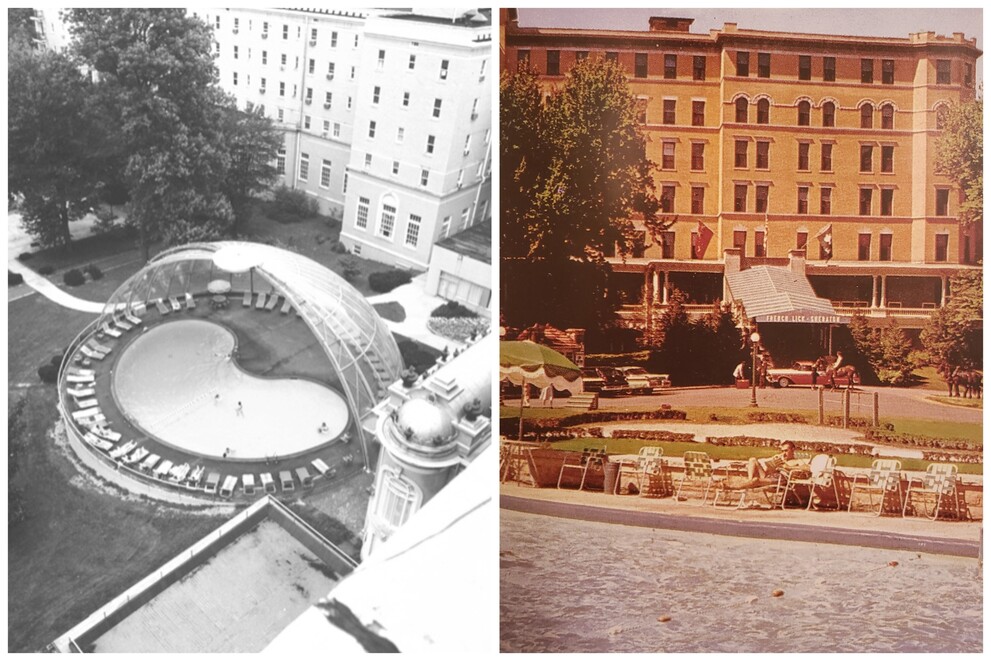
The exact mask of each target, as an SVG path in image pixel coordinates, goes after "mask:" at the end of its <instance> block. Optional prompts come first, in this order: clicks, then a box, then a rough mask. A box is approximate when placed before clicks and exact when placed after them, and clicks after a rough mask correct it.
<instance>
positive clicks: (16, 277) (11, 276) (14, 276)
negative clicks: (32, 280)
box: [7, 271, 24, 287]
mask: <svg viewBox="0 0 991 661" xmlns="http://www.w3.org/2000/svg"><path fill="white" fill-rule="evenodd" d="M23 282H24V276H23V275H21V274H20V273H14V272H13V271H7V286H8V287H12V286H14V285H19V284H21V283H23Z"/></svg>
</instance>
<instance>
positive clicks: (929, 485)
mask: <svg viewBox="0 0 991 661" xmlns="http://www.w3.org/2000/svg"><path fill="white" fill-rule="evenodd" d="M916 480H918V486H914V484H915V482H916ZM958 482H959V478H958V476H957V467H956V464H929V466H928V467H927V468H926V474H925V475H923V476H922V477H912V478H909V480H908V486H907V487H906V488H905V504H904V505H903V506H902V516H905V513H906V512H907V511H908V508H909V504H910V501H912V500H913V496H922V495H931V496H932V497H933V510H932V514H930V513H929V512H927V511H926V508H925V505H923V506H922V507H921V508H916V506H915V503H914V502H911V506H912V511H913V512H914V513H916V514H918V513H919V512H920V511H921V513H922V515H923V516H925V517H926V518H928V519H932V520H933V521H935V520H936V519H938V518H939V510H940V508H941V507H942V506H943V505H948V506H950V507H952V508H953V516H954V518H956V519H960V518H961V516H960V514H961V507H960V493H959V491H958V489H957V485H958Z"/></svg>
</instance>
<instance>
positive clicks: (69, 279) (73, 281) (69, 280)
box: [62, 269, 86, 287]
mask: <svg viewBox="0 0 991 661" xmlns="http://www.w3.org/2000/svg"><path fill="white" fill-rule="evenodd" d="M62 281H63V282H65V284H67V285H69V286H70V287H78V286H79V285H82V284H85V283H86V276H84V275H83V272H82V271H80V270H79V269H69V270H68V271H66V272H65V273H63V274H62Z"/></svg>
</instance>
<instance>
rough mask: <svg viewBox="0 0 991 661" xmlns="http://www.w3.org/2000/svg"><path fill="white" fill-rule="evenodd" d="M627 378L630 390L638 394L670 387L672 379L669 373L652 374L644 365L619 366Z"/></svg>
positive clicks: (650, 392) (651, 392) (646, 393)
mask: <svg viewBox="0 0 991 661" xmlns="http://www.w3.org/2000/svg"><path fill="white" fill-rule="evenodd" d="M616 369H618V370H619V371H620V372H622V373H623V376H624V377H625V378H626V384H627V385H628V386H629V387H630V391H631V392H633V393H634V394H638V395H650V394H653V392H654V388H670V387H671V379H669V378H668V375H667V374H650V373H649V372H647V370H645V369H644V368H642V367H634V366H628V367H618V368H616Z"/></svg>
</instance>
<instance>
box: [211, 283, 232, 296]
mask: <svg viewBox="0 0 991 661" xmlns="http://www.w3.org/2000/svg"><path fill="white" fill-rule="evenodd" d="M206 290H207V291H208V292H210V293H211V294H226V293H227V292H229V291H230V290H231V283H230V282H228V281H227V280H211V281H210V283H209V284H208V285H207V286H206Z"/></svg>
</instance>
